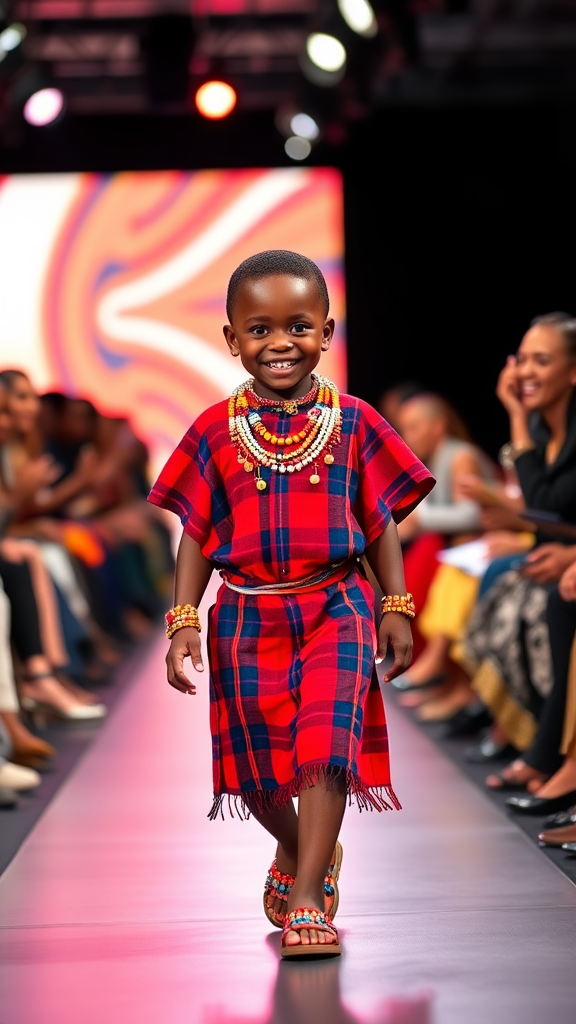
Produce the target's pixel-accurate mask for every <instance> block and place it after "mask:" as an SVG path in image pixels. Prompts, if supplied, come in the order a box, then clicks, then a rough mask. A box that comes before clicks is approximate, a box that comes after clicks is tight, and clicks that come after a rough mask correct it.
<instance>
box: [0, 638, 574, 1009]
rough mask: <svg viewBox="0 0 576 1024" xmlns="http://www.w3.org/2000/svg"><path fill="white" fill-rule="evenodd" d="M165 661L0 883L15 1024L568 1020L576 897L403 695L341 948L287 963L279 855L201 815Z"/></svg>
mask: <svg viewBox="0 0 576 1024" xmlns="http://www.w3.org/2000/svg"><path fill="white" fill-rule="evenodd" d="M164 649H165V643H164V641H163V640H160V641H159V643H158V645H157V647H155V648H154V649H153V650H152V653H151V655H150V659H149V662H148V664H147V666H146V668H145V670H143V671H141V674H140V675H139V677H138V678H135V679H134V680H133V681H132V682H131V684H130V686H129V688H128V689H127V691H126V693H125V695H124V696H123V697H122V699H121V700H120V701H119V702H118V703H117V705H116V707H115V708H114V711H113V714H112V715H111V717H110V720H109V721H108V722H107V724H106V725H105V726H104V727H103V729H102V731H101V732H100V734H99V736H98V738H97V739H96V741H95V743H94V744H93V745H92V746H91V747H90V749H89V751H88V753H87V754H86V756H85V757H84V758H83V760H82V761H81V762H80V763H79V764H78V766H77V767H76V769H75V770H74V772H73V773H72V775H71V776H70V777H69V779H68V781H67V782H66V784H65V785H64V786H63V787H62V788H61V789H60V790H59V792H58V793H57V795H56V797H55V799H54V800H53V802H52V803H51V804H50V806H49V808H48V810H47V812H46V813H45V815H44V816H43V817H42V818H41V819H40V821H39V822H38V823H37V825H36V826H35V828H34V830H33V831H32V833H31V834H30V835H29V837H28V839H27V840H26V841H25V843H24V845H23V846H22V848H21V849H20V851H19V853H18V854H17V856H16V858H15V859H14V861H13V862H12V863H11V865H10V866H9V868H8V869H7V870H6V872H5V873H4V875H3V876H2V878H1V879H0V925H1V926H0V1020H1V1022H2V1024H165V1022H166V1024H288V1022H290V1024H324V1022H326V1024H328V1022H329V1024H364V1022H365V1024H542V1022H543V1021H551V1022H553V1024H574V1021H575V1020H576V970H575V965H576V955H575V949H576V888H574V886H573V885H572V884H571V883H570V882H569V881H568V879H567V878H565V877H564V876H563V875H561V874H560V873H559V872H558V871H557V870H556V868H555V867H554V866H553V865H552V864H551V863H550V862H549V861H548V860H547V859H546V858H545V857H544V856H543V855H542V854H541V853H540V851H539V850H538V849H537V847H535V846H534V844H533V843H531V842H530V841H529V840H528V839H527V837H526V836H525V835H524V833H523V832H521V831H520V830H519V829H518V828H517V827H516V826H515V825H514V823H513V822H511V821H510V822H509V821H508V820H507V819H506V818H505V817H503V815H502V814H501V813H500V811H499V810H498V809H497V808H496V807H494V805H493V804H492V803H491V802H490V801H489V800H488V799H487V798H486V797H485V796H484V795H483V794H482V793H481V792H480V791H479V790H478V789H477V788H476V787H475V786H474V785H473V784H472V783H471V782H469V781H468V780H466V779H465V778H464V777H463V776H462V775H461V774H460V773H459V772H458V769H457V768H456V767H455V766H454V765H453V764H452V763H450V762H449V761H448V760H446V759H445V758H444V756H443V755H442V754H441V753H439V751H438V750H437V749H436V747H435V746H433V745H432V743H431V742H430V741H429V740H428V739H427V737H426V736H424V735H423V734H422V732H421V731H420V730H419V729H418V728H417V727H416V726H414V725H413V724H412V723H411V722H410V721H409V720H407V719H406V718H405V717H403V715H402V713H401V712H399V711H398V710H396V709H395V708H394V707H393V706H392V702H389V703H390V708H389V711H390V726H391V746H392V753H393V763H394V768H395V770H394V783H395V787H396V790H397V792H398V794H399V795H400V798H401V799H402V801H403V804H404V807H405V809H404V811H403V812H402V813H399V814H397V813H386V814H381V815H377V814H369V813H364V814H362V815H359V814H358V812H357V811H356V810H354V809H351V810H349V811H348V813H347V816H346V820H345V824H344V830H343V836H342V841H343V845H344V867H343V874H342V879H341V909H340V912H339V915H338V924H339V925H340V928H341V934H342V938H343V943H344V946H345V953H344V956H343V957H342V959H341V961H339V962H338V961H322V962H320V963H305V964H297V963H281V964H279V962H278V945H279V936H278V933H277V932H275V931H274V932H273V934H271V930H270V927H269V925H268V923H267V921H266V920H265V918H264V916H263V914H262V912H261V891H262V886H263V881H264V876H265V873H266V869H267V867H268V864H269V862H270V860H271V857H272V853H273V848H272V843H271V841H270V839H269V837H267V836H266V835H265V834H264V833H261V832H260V830H259V829H258V826H257V825H256V824H255V823H253V822H239V821H237V820H233V821H230V820H226V821H217V822H214V823H211V822H209V821H208V820H207V818H206V814H207V811H208V809H209V807H210V803H211V785H210V751H209V736H208V726H207V697H206V693H205V685H204V687H203V690H204V692H203V693H202V695H201V696H198V697H196V698H190V697H183V696H180V695H179V694H177V693H176V692H174V691H172V690H169V689H168V687H167V685H165V684H164V681H163V680H164V665H163V654H164ZM204 682H206V677H204Z"/></svg>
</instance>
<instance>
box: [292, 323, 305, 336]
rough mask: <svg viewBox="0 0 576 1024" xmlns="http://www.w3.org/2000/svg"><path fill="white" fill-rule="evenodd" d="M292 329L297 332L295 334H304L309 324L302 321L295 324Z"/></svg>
mask: <svg viewBox="0 0 576 1024" xmlns="http://www.w3.org/2000/svg"><path fill="white" fill-rule="evenodd" d="M292 330H293V331H294V332H295V334H303V333H304V331H307V330H308V324H302V323H298V324H294V325H293V327H292Z"/></svg>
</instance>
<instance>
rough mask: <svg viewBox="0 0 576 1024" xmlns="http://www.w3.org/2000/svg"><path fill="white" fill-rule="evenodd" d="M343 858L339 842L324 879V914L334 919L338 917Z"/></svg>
mask: <svg viewBox="0 0 576 1024" xmlns="http://www.w3.org/2000/svg"><path fill="white" fill-rule="evenodd" d="M342 856H343V850H342V844H341V843H339V842H338V841H337V842H336V846H335V847H334V853H333V854H332V860H331V861H330V867H329V868H328V874H327V875H326V878H325V879H324V913H325V914H330V917H331V918H332V919H333V918H335V917H336V911H337V910H338V904H339V903H340V893H339V892H338V879H339V877H340V869H341V867H342Z"/></svg>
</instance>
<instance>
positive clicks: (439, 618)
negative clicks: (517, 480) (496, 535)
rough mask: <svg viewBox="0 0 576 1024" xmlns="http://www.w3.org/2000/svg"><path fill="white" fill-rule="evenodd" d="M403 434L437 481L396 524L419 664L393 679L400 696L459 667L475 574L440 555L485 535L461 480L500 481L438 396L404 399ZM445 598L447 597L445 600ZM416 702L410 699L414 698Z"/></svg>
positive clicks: (441, 679) (437, 681) (454, 672)
mask: <svg viewBox="0 0 576 1024" xmlns="http://www.w3.org/2000/svg"><path fill="white" fill-rule="evenodd" d="M397 417H398V428H399V433H400V435H401V436H402V437H403V439H404V440H405V441H406V443H407V444H408V445H409V447H410V448H412V450H413V451H414V452H415V453H416V455H418V457H419V458H420V459H421V460H422V461H423V462H424V463H425V464H426V465H427V466H428V468H429V469H430V471H431V472H432V473H433V474H434V476H435V478H436V486H435V488H434V490H433V491H432V492H431V494H429V495H428V497H427V498H426V499H425V500H424V501H423V502H422V503H421V507H419V508H418V510H417V511H416V512H413V513H411V514H410V515H409V516H407V517H406V519H405V520H404V521H403V522H402V523H400V524H399V527H398V533H399V536H400V540H401V542H402V546H403V552H404V571H405V576H406V588H407V590H408V591H410V592H411V593H412V594H413V595H414V600H415V604H416V608H417V611H419V612H421V614H420V615H419V617H418V619H417V620H416V624H415V629H414V633H415V637H418V635H419V633H420V634H422V636H423V637H424V639H425V644H424V642H421V643H420V644H419V646H418V645H416V644H415V654H416V657H415V661H414V664H413V665H412V667H411V668H410V671H409V672H408V673H405V674H404V675H403V676H401V677H399V678H398V679H396V680H394V685H395V686H396V688H397V689H399V690H402V691H409V690H416V689H418V690H420V691H421V692H423V690H424V689H426V688H428V687H430V686H435V687H436V686H438V685H439V684H441V683H445V682H446V681H447V679H448V676H449V673H450V674H451V676H452V677H453V678H452V680H451V681H452V682H454V681H455V679H456V678H457V677H458V668H457V666H456V665H455V663H452V662H450V659H449V650H450V648H451V646H452V644H453V642H454V640H455V638H456V636H457V635H459V632H460V629H461V626H462V621H463V620H464V619H465V616H466V613H467V610H470V609H471V607H472V605H473V603H474V600H475V598H476V588H477V584H476V581H475V580H474V578H473V577H471V576H468V575H466V574H465V573H463V572H460V571H459V570H458V569H455V568H453V567H451V566H445V565H439V563H438V561H437V558H436V556H437V554H438V552H439V551H440V550H442V549H443V548H446V547H451V546H454V545H458V544H461V543H464V542H466V541H470V540H474V539H476V538H478V537H479V536H480V535H481V532H482V531H481V522H480V506H479V505H478V503H477V502H476V501H475V500H473V499H471V498H469V497H468V496H466V495H464V494H463V493H462V489H461V481H462V480H463V479H467V478H468V477H470V476H471V475H472V476H474V477H477V478H478V479H479V480H481V481H483V482H484V483H485V484H486V486H489V485H491V484H493V483H494V482H495V479H496V467H494V466H493V465H492V462H491V460H490V459H489V458H488V456H486V455H485V454H484V452H482V451H481V450H480V449H479V448H478V446H477V445H475V444H473V442H472V440H471V438H470V435H469V433H468V430H467V428H466V426H465V424H464V423H463V421H462V420H461V418H460V416H459V415H458V413H457V412H456V410H455V409H454V408H453V407H452V406H451V405H450V404H449V403H448V402H447V401H446V399H444V398H442V397H441V396H440V395H436V394H431V393H429V392H423V393H420V394H417V395H415V396H413V397H411V398H408V399H406V400H405V401H404V402H402V404H401V405H400V407H399V409H398V414H397ZM446 597H448V598H449V600H446ZM411 700H412V698H410V701H411Z"/></svg>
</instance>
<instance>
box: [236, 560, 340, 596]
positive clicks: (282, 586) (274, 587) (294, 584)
mask: <svg viewBox="0 0 576 1024" xmlns="http://www.w3.org/2000/svg"><path fill="white" fill-rule="evenodd" d="M358 564H359V563H358V559H357V558H346V559H345V561H343V562H335V563H334V564H333V565H330V566H328V568H327V569H322V571H321V572H316V573H314V574H313V575H312V576H306V577H305V578H304V579H303V580H289V581H287V582H286V583H261V584H256V585H255V586H246V585H243V586H242V585H239V584H237V583H232V582H231V580H230V579H229V577H228V576H227V575H226V572H225V571H224V570H223V569H222V570H221V571H220V575H221V577H222V579H223V580H224V583H225V584H226V586H227V587H229V588H230V590H235V591H236V593H237V594H272V595H275V594H298V593H300V591H302V590H311V589H313V588H315V587H320V585H321V584H322V583H325V582H326V581H327V580H330V581H333V582H334V583H336V582H339V580H343V579H344V577H345V576H347V575H348V573H349V572H350V569H352V567H353V566H354V565H358ZM335 577H338V579H337V580H336V579H335Z"/></svg>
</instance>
